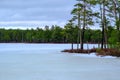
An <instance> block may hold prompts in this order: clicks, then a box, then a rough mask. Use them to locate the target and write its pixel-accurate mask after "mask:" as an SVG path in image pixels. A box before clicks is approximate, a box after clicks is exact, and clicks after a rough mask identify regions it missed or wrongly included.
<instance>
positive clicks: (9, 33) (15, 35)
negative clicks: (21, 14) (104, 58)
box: [0, 25, 115, 43]
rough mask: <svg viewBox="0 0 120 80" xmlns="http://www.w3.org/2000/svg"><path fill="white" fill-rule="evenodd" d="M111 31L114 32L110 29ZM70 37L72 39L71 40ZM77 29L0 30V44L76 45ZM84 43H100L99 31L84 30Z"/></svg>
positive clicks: (68, 27) (70, 27) (56, 27)
mask: <svg viewBox="0 0 120 80" xmlns="http://www.w3.org/2000/svg"><path fill="white" fill-rule="evenodd" d="M111 31H115V30H114V29H111ZM71 36H72V38H73V39H71ZM77 36H78V27H77V26H75V27H74V26H73V27H72V26H70V25H66V26H65V27H64V28H61V27H60V26H57V25H55V26H52V27H51V28H49V26H45V29H42V28H36V29H27V30H21V29H0V42H1V43H3V42H4V43H71V42H73V43H77ZM84 42H85V43H99V42H101V30H92V29H86V31H85V39H84Z"/></svg>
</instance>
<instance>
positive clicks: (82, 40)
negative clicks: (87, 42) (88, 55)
mask: <svg viewBox="0 0 120 80" xmlns="http://www.w3.org/2000/svg"><path fill="white" fill-rule="evenodd" d="M85 8H86V6H85V0H84V7H83V10H84V11H83V13H84V14H83V19H84V20H83V29H82V36H81V38H82V39H81V49H84V33H85V26H86V25H85V24H86V9H85Z"/></svg>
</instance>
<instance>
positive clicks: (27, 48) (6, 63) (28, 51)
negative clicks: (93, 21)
mask: <svg viewBox="0 0 120 80" xmlns="http://www.w3.org/2000/svg"><path fill="white" fill-rule="evenodd" d="M70 46H71V45H70V44H19V43H17V44H14V43H9V44H5V43H1V44H0V80H120V58H113V57H102V58H100V57H97V56H95V55H82V54H68V53H62V52H61V50H63V49H69V48H70ZM93 46H96V45H90V47H93Z"/></svg>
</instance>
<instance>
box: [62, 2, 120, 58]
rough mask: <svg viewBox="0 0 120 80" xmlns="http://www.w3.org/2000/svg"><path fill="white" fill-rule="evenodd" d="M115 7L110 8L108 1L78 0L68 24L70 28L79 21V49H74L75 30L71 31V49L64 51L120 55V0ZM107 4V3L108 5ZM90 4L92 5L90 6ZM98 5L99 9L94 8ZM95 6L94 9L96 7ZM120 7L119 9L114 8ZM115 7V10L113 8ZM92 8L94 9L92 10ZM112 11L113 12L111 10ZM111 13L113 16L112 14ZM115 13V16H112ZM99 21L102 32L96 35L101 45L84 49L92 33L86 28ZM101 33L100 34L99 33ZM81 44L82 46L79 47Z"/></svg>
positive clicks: (115, 3)
mask: <svg viewBox="0 0 120 80" xmlns="http://www.w3.org/2000/svg"><path fill="white" fill-rule="evenodd" d="M111 2H112V3H114V5H113V6H112V7H113V8H110V3H108V2H106V1H96V2H95V1H88V2H87V1H85V0H83V1H81V0H77V3H76V4H75V5H74V9H73V10H72V11H71V14H72V15H73V17H72V19H70V20H69V23H68V24H67V26H69V31H70V29H71V28H72V27H73V26H75V23H76V21H77V27H78V35H77V36H78V38H77V49H73V43H74V42H73V41H74V38H73V36H74V31H71V43H72V45H71V49H66V50H63V51H62V52H69V53H81V54H90V53H93V52H94V53H96V55H100V56H108V55H109V56H116V57H120V4H119V2H118V1H117V2H114V1H111ZM106 4H107V5H106ZM88 5H91V6H89V7H88ZM95 5H99V6H97V7H96V8H97V10H93V8H94V7H93V6H95ZM96 8H94V9H96ZM116 8H118V11H116V10H114V9H116ZM112 9H113V10H112ZM91 10H92V11H91ZM109 11H111V12H109ZM108 15H109V16H108ZM110 15H111V16H110ZM112 15H113V16H112ZM111 18H114V20H115V22H113V21H111ZM94 19H96V20H97V22H98V23H99V25H98V26H99V28H100V31H101V33H97V32H96V33H94V34H96V36H95V37H97V38H98V40H97V41H98V42H97V44H100V47H98V48H93V49H84V43H85V37H86V36H87V37H88V42H92V41H94V40H92V41H89V39H90V37H91V36H92V34H90V32H88V33H89V34H86V29H88V28H89V27H88V26H92V25H94V23H95V20H94ZM97 34H99V35H97ZM79 45H80V47H79Z"/></svg>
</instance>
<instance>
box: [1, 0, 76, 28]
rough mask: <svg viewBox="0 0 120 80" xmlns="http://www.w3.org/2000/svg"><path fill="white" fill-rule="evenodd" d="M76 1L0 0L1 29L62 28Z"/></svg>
mask: <svg viewBox="0 0 120 80" xmlns="http://www.w3.org/2000/svg"><path fill="white" fill-rule="evenodd" d="M75 3H76V0H0V27H1V28H11V27H12V28H16V27H17V28H31V27H33V28H35V27H44V26H45V25H49V26H51V25H59V26H64V25H65V23H66V22H67V20H69V19H70V12H71V10H72V8H73V5H74V4H75Z"/></svg>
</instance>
